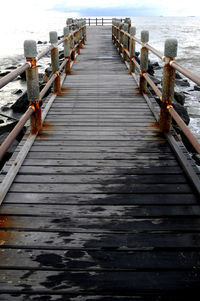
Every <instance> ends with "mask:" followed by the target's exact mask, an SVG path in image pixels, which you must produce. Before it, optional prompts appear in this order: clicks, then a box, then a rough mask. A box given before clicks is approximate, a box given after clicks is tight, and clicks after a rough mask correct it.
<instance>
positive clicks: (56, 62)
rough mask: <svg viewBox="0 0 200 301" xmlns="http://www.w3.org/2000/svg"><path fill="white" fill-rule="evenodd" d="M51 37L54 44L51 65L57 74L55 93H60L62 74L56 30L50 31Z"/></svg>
mask: <svg viewBox="0 0 200 301" xmlns="http://www.w3.org/2000/svg"><path fill="white" fill-rule="evenodd" d="M49 37H50V43H51V44H52V45H53V46H54V48H53V49H52V50H51V65H52V71H53V73H54V74H56V75H57V77H56V79H55V81H54V86H53V87H54V93H60V91H61V88H60V74H59V54H58V47H57V43H58V35H57V32H56V31H51V32H50V33H49Z"/></svg>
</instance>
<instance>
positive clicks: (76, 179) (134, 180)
mask: <svg viewBox="0 0 200 301" xmlns="http://www.w3.org/2000/svg"><path fill="white" fill-rule="evenodd" d="M1 178H2V176H0V179H1ZM14 182H15V183H34V184H35V183H54V184H56V183H57V184H67V183H68V184H74V183H75V184H77V183H81V184H84V183H86V184H87V183H92V184H103V183H107V184H125V185H126V184H127V183H128V184H129V185H134V184H156V185H157V184H186V183H187V179H186V178H185V177H184V176H183V175H177V174H176V175H170V176H169V175H146V176H145V175H128V176H127V175H126V176H123V175H121V176H120V175H88V174H87V173H85V174H82V175H59V174H56V175H44V174H39V175H38V174H36V175H33V174H31V175H28V174H26V175H20V174H19V175H17V177H16V178H15V181H14Z"/></svg>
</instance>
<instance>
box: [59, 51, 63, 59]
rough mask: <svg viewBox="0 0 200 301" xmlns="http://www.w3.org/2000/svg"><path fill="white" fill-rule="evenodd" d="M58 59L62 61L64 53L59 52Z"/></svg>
mask: <svg viewBox="0 0 200 301" xmlns="http://www.w3.org/2000/svg"><path fill="white" fill-rule="evenodd" d="M59 59H64V51H61V52H60V53H59Z"/></svg>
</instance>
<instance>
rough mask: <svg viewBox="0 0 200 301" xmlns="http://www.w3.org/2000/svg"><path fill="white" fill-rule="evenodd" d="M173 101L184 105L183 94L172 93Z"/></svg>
mask: <svg viewBox="0 0 200 301" xmlns="http://www.w3.org/2000/svg"><path fill="white" fill-rule="evenodd" d="M174 99H175V100H176V101H177V102H178V103H180V104H181V105H184V103H185V94H184V93H183V92H174Z"/></svg>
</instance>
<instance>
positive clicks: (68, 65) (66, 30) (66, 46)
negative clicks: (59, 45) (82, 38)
mask: <svg viewBox="0 0 200 301" xmlns="http://www.w3.org/2000/svg"><path fill="white" fill-rule="evenodd" d="M63 32H64V37H65V38H66V39H65V41H64V57H65V59H68V61H67V63H66V65H65V73H66V74H70V73H71V58H70V40H69V27H68V26H66V27H64V30H63Z"/></svg>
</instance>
